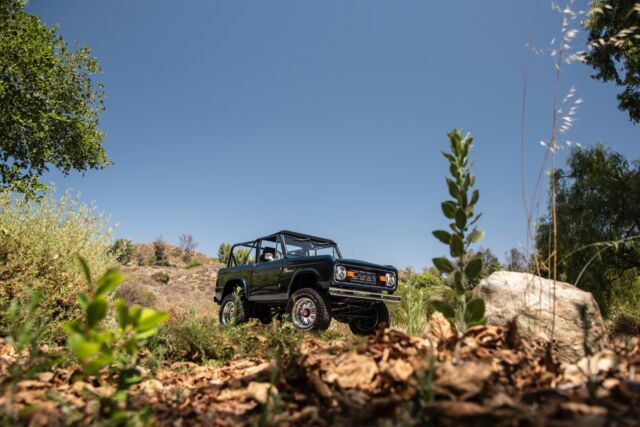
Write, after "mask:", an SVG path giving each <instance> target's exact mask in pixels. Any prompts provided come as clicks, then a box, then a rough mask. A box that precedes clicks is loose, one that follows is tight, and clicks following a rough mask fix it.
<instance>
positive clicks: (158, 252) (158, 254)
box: [153, 236, 170, 267]
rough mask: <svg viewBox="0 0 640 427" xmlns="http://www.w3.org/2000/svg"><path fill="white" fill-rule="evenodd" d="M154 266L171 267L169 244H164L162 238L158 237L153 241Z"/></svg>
mask: <svg viewBox="0 0 640 427" xmlns="http://www.w3.org/2000/svg"><path fill="white" fill-rule="evenodd" d="M153 257H154V259H153V264H154V265H159V266H164V267H169V266H170V264H169V259H168V258H167V244H166V243H165V242H164V239H163V238H162V236H158V237H157V238H156V240H154V241H153Z"/></svg>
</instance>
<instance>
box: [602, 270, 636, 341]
mask: <svg viewBox="0 0 640 427" xmlns="http://www.w3.org/2000/svg"><path fill="white" fill-rule="evenodd" d="M609 275H610V276H611V277H610V280H611V297H610V299H609V317H610V319H611V324H612V328H611V329H612V332H614V333H616V334H621V335H640V269H637V268H631V269H629V270H626V271H624V272H623V273H622V274H620V275H617V274H615V273H610V274H609Z"/></svg>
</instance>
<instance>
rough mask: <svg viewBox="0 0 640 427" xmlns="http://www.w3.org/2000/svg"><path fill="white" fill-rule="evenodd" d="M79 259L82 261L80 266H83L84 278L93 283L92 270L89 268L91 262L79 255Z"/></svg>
mask: <svg viewBox="0 0 640 427" xmlns="http://www.w3.org/2000/svg"><path fill="white" fill-rule="evenodd" d="M78 261H79V262H80V267H82V273H83V274H84V279H85V280H86V281H87V283H89V284H92V283H93V280H91V270H90V269H89V264H88V263H87V260H86V259H84V258H83V257H81V256H80V255H78Z"/></svg>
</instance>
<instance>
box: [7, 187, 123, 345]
mask: <svg viewBox="0 0 640 427" xmlns="http://www.w3.org/2000/svg"><path fill="white" fill-rule="evenodd" d="M0 212H1V214H0V282H1V283H2V286H0V326H3V325H6V323H7V318H6V313H7V309H8V306H9V304H10V303H11V301H12V300H13V299H14V298H17V299H18V300H19V301H21V302H23V303H26V301H28V300H29V298H30V295H31V293H32V291H37V292H38V293H39V294H40V295H41V301H40V305H39V309H40V310H41V311H42V315H43V317H45V318H46V319H47V324H46V334H45V336H46V339H47V340H48V339H55V340H56V341H62V340H63V339H64V333H63V332H61V331H62V328H61V327H62V324H63V323H64V321H66V320H69V319H78V318H79V317H80V316H81V314H82V311H81V310H80V309H79V307H78V306H77V305H76V304H75V298H76V294H77V293H78V292H82V291H84V292H86V291H87V290H88V285H87V283H86V282H85V281H84V280H83V278H82V273H81V271H80V268H78V261H77V259H76V256H77V255H78V254H80V255H82V256H83V257H84V258H86V260H87V262H88V263H90V264H91V265H92V266H94V268H96V269H100V270H106V269H107V268H109V267H111V266H113V265H115V264H116V259H115V256H114V255H113V254H112V253H110V251H109V247H110V245H109V241H110V237H111V232H112V229H111V228H109V219H108V218H107V217H106V216H104V215H103V214H97V213H96V210H95V208H94V207H93V206H89V205H85V204H82V203H80V201H79V197H78V196H75V197H74V196H72V195H71V194H70V193H69V192H66V193H65V194H64V196H62V198H61V199H60V200H56V199H55V198H54V197H53V195H52V194H51V193H48V194H46V195H44V196H43V198H42V199H40V200H38V201H32V202H29V201H27V200H25V199H24V198H16V197H15V196H12V194H11V193H9V192H7V191H3V192H0Z"/></svg>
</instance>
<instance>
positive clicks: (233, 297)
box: [218, 292, 249, 326]
mask: <svg viewBox="0 0 640 427" xmlns="http://www.w3.org/2000/svg"><path fill="white" fill-rule="evenodd" d="M218 318H219V319H220V323H222V324H223V325H225V326H226V325H237V324H238V323H244V322H246V321H247V320H249V305H248V303H247V301H246V300H245V299H244V298H243V297H242V296H240V295H237V294H235V293H233V292H231V293H229V294H227V295H226V296H225V297H224V298H223V299H222V303H221V304H220V312H219V313H218Z"/></svg>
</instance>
